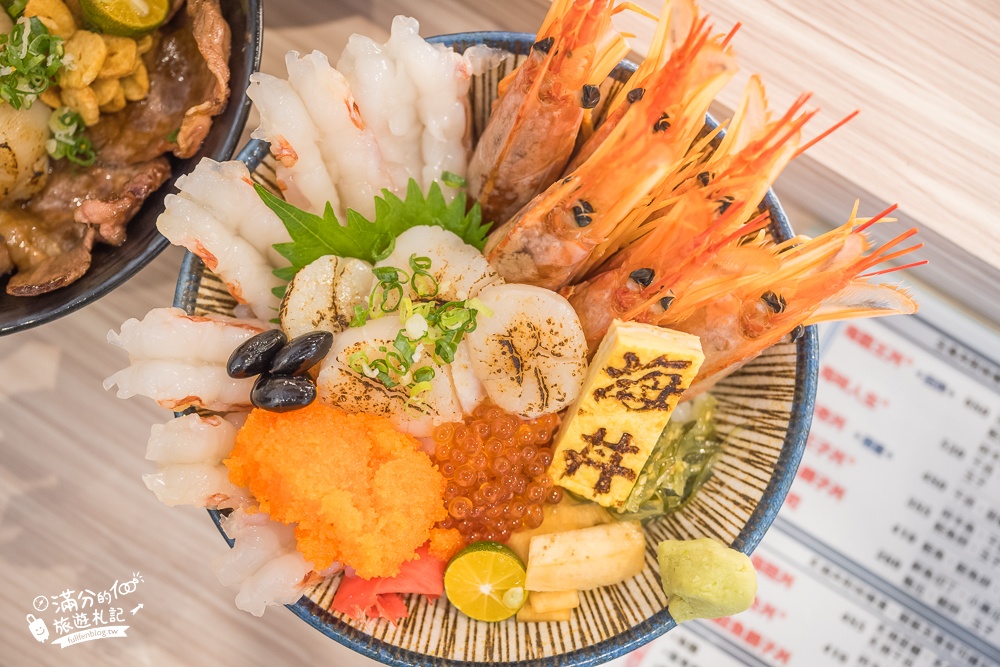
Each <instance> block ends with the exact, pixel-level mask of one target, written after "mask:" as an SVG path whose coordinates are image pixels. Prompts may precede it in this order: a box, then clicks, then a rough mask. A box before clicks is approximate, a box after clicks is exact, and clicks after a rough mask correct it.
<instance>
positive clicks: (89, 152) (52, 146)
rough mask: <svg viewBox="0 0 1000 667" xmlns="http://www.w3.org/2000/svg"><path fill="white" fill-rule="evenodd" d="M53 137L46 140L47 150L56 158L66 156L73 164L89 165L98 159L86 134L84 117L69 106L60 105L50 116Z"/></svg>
mask: <svg viewBox="0 0 1000 667" xmlns="http://www.w3.org/2000/svg"><path fill="white" fill-rule="evenodd" d="M49 129H50V130H52V138H51V139H49V140H48V141H46V142H45V150H46V151H48V154H49V155H51V156H52V159H54V160H61V159H62V158H66V159H67V160H69V161H70V162H72V163H73V164H77V165H80V166H81V167H89V166H90V165H92V164H94V160H96V159H97V153H96V152H95V151H94V146H93V144H91V143H90V139H89V138H87V136H86V135H85V134H84V129H85V126H84V123H83V118H82V117H81V116H80V114H78V113H77V112H75V111H73V110H72V109H70V108H69V107H59V108H58V109H56V110H55V111H53V112H52V115H51V116H49Z"/></svg>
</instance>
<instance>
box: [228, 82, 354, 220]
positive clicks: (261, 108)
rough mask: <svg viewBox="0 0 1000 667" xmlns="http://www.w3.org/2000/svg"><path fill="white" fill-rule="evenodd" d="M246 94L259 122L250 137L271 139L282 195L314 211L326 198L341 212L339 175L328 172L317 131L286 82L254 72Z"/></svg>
mask: <svg viewBox="0 0 1000 667" xmlns="http://www.w3.org/2000/svg"><path fill="white" fill-rule="evenodd" d="M247 97H249V98H250V99H251V100H253V103H254V106H255V107H256V108H257V111H258V112H259V113H260V126H259V127H258V128H257V129H256V130H254V131H253V134H251V135H250V136H252V137H253V138H254V139H263V140H264V141H267V142H268V143H269V144H271V153H272V154H273V155H274V157H275V159H277V160H278V167H277V170H276V174H277V178H278V186H279V187H280V188H281V190H282V192H283V193H284V197H285V199H286V200H288V201H289V202H291V203H292V204H295V205H296V206H298V207H299V208H301V209H304V210H306V211H312V212H313V213H316V214H318V215H321V214H322V213H323V209H324V208H326V204H327V202H329V203H330V205H331V206H332V207H333V210H334V211H336V212H337V213H341V212H342V210H341V205H340V197H339V196H338V193H337V188H336V185H335V183H336V182H337V177H338V176H339V174H338V173H336V172H333V173H331V172H330V166H329V165H328V164H327V163H326V162H325V161H324V160H323V156H322V154H321V153H320V149H319V146H318V145H317V143H316V137H318V136H319V130H318V129H317V128H316V124H315V123H314V122H313V120H312V118H311V117H310V116H309V111H308V110H307V109H306V106H305V103H304V102H303V101H302V98H300V97H299V95H298V93H296V92H295V90H294V89H293V88H292V84H290V83H289V82H288V81H286V80H284V79H279V78H278V77H275V76H271V75H270V74H264V73H263V72H254V73H253V74H251V75H250V86H249V87H248V88H247Z"/></svg>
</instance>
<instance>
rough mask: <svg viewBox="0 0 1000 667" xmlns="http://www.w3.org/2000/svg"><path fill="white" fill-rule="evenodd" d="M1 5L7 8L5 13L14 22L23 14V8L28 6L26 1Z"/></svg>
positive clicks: (18, 0)
mask: <svg viewBox="0 0 1000 667" xmlns="http://www.w3.org/2000/svg"><path fill="white" fill-rule="evenodd" d="M3 4H4V6H5V7H6V8H7V13H8V14H10V17H11V18H12V19H14V20H15V21H16V20H17V19H19V18H21V14H23V13H24V8H25V7H26V6H27V5H28V0H12V2H4V3H3Z"/></svg>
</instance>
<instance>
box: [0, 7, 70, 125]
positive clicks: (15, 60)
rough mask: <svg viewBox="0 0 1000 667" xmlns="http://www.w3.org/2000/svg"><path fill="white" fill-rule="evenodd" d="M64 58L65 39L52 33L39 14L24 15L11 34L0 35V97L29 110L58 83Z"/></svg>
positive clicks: (15, 105)
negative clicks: (38, 17)
mask: <svg viewBox="0 0 1000 667" xmlns="http://www.w3.org/2000/svg"><path fill="white" fill-rule="evenodd" d="M62 58H63V40H62V38H61V37H56V36H55V35H50V34H49V30H48V28H46V27H45V24H43V23H42V22H41V21H39V20H38V19H37V18H36V17H34V16H32V17H31V18H27V17H24V16H22V17H21V18H19V19H18V20H17V23H15V24H14V27H13V28H11V31H10V34H7V35H0V99H3V101H5V102H7V104H9V105H11V106H12V107H13V108H15V109H20V108H22V107H23V108H25V109H30V108H31V105H32V104H34V103H35V100H37V99H38V96H39V95H41V94H42V93H44V92H45V91H46V89H48V87H49V86H54V85H56V83H57V82H56V78H55V77H56V73H57V72H58V71H59V68H60V67H62V64H63V62H62Z"/></svg>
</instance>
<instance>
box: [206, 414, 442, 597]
mask: <svg viewBox="0 0 1000 667" xmlns="http://www.w3.org/2000/svg"><path fill="white" fill-rule="evenodd" d="M224 463H225V464H226V466H227V467H228V468H229V479H230V480H231V481H232V482H233V483H234V484H237V485H239V486H244V487H247V488H249V489H250V491H251V493H253V495H254V497H256V499H257V501H258V502H259V503H260V509H261V511H263V512H267V513H268V514H269V515H270V516H271V518H272V519H275V520H276V521H281V522H283V523H295V524H298V526H297V527H296V529H295V539H296V542H297V544H298V549H299V551H300V552H301V553H302V555H303V556H304V557H305V559H306V560H307V561H309V562H310V563H312V564H313V566H314V567H315V568H316V569H317V570H323V569H325V568H327V567H329V566H330V565H332V564H333V563H334V562H339V563H342V564H344V565H349V566H350V567H352V568H354V569H355V571H356V572H357V574H358V576H360V577H363V578H365V579H370V578H372V577H393V576H395V575H397V574H398V573H399V568H400V566H401V565H402V564H403V563H404V562H405V561H408V560H412V559H413V558H414V557H415V554H414V552H415V551H416V549H417V547H419V546H421V545H422V544H424V543H425V542H427V540H428V538H429V537H430V531H431V528H432V527H433V526H434V524H435V523H436V522H438V521H440V520H442V519H444V518H445V517H446V516H447V515H448V512H447V510H446V509H444V507H443V506H442V496H443V493H444V487H445V480H444V478H443V477H442V476H441V473H440V472H438V471H437V469H436V468H435V466H434V464H433V463H432V462H431V460H430V457H429V456H428V455H427V454H425V453H424V452H422V451H420V443H419V442H417V440H415V439H414V438H413V437H411V436H409V435H406V434H405V433H401V432H399V431H398V430H396V428H395V427H394V426H393V425H392V424H391V423H390V422H389V420H388V419H385V418H383V417H377V416H374V415H366V414H347V413H345V412H342V411H341V410H338V409H336V408H333V407H330V406H328V405H324V404H322V403H319V402H316V403H313V404H312V405H309V406H307V407H305V408H302V409H300V410H293V411H291V412H281V413H279V412H269V411H267V410H260V409H258V410H254V411H253V412H251V413H250V415H249V416H248V417H247V420H246V423H245V424H244V425H243V427H242V428H241V429H240V430H239V432H238V433H237V435H236V445H235V447H233V451H232V453H231V454H230V457H229V458H228V459H226V460H225V462H224Z"/></svg>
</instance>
